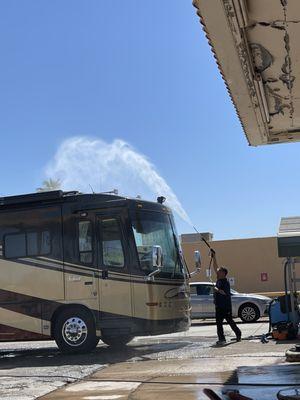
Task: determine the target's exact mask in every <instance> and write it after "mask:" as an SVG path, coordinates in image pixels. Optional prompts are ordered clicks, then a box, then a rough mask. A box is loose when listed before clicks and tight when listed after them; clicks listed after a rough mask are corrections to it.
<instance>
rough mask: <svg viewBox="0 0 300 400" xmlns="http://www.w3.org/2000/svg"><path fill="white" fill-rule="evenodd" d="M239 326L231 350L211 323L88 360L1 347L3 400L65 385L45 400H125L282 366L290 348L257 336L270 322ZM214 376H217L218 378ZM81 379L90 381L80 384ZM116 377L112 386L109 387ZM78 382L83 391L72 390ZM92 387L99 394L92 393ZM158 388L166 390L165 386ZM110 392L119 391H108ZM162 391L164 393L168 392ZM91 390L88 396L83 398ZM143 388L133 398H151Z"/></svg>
mask: <svg viewBox="0 0 300 400" xmlns="http://www.w3.org/2000/svg"><path fill="white" fill-rule="evenodd" d="M239 326H240V327H241V329H242V331H243V337H244V338H245V340H243V341H242V342H241V343H235V342H234V341H230V339H231V338H233V336H232V335H231V333H232V332H231V331H230V328H229V327H227V326H226V328H225V333H227V335H228V345H227V346H225V347H221V348H219V347H216V346H215V344H214V343H215V341H216V328H215V325H214V324H213V322H208V321H206V322H203V321H195V322H194V324H193V326H192V327H191V329H190V330H189V331H188V332H185V333H177V334H172V335H162V336H154V337H141V338H136V339H135V340H133V341H132V342H131V343H130V345H128V346H127V347H125V348H124V349H123V350H122V351H120V350H113V349H111V348H109V347H108V346H106V345H104V344H99V346H98V347H97V349H96V350H95V351H94V352H93V353H91V354H86V355H68V356H66V355H62V354H60V353H59V352H58V350H57V348H56V346H55V343H54V342H52V341H47V342H29V343H24V342H20V343H10V344H8V343H2V344H1V345H0V398H1V399H21V400H23V399H24V400H29V399H35V398H38V397H40V396H43V395H46V394H49V393H51V392H53V391H54V390H55V389H57V388H60V387H61V388H62V387H64V385H66V384H67V386H66V387H65V388H64V390H63V391H60V392H56V391H54V392H53V393H52V394H51V395H50V394H49V395H48V396H46V397H45V399H54V398H75V399H77V398H78V399H79V398H80V399H99V400H100V399H104V398H111V399H113V398H115V399H117V398H120V399H126V398H127V395H126V393H127V392H128V393H131V392H132V391H133V390H134V391H135V390H137V388H138V387H139V388H141V383H142V382H144V380H145V379H146V380H148V381H149V380H151V382H152V385H156V386H155V388H156V390H157V389H158V383H159V382H160V381H159V382H158V383H156V384H155V383H154V381H153V379H160V378H162V379H165V380H166V379H168V380H170V379H171V380H172V379H175V378H174V376H176V377H177V378H176V380H177V382H178V381H180V379H181V380H182V379H183V377H185V378H184V379H183V381H184V382H183V383H184V385H186V382H185V380H186V379H187V380H189V381H190V383H192V382H194V381H195V380H196V381H199V379H200V380H201V379H202V378H203V379H208V378H209V377H207V374H210V378H209V379H211V380H215V383H216V382H221V381H222V382H223V381H224V379H225V380H226V379H227V378H228V374H229V375H230V371H232V370H233V369H234V368H238V367H239V366H241V365H247V366H248V367H252V368H253V367H257V366H259V365H261V366H268V365H273V364H276V365H279V364H280V363H282V362H284V352H285V349H286V348H288V347H290V344H285V345H284V344H278V345H276V344H275V343H274V342H270V343H268V344H261V343H260V340H259V335H261V334H263V333H265V332H266V331H267V329H268V324H267V321H262V322H258V323H255V324H240V325H239ZM93 373H96V375H92V374H93ZM216 373H217V374H219V375H218V376H215V374H216ZM222 374H223V375H222ZM90 376H91V378H87V377H90ZM172 376H173V378H171V377H172ZM179 377H180V379H179ZM83 378H85V379H86V380H85V381H82V379H83ZM112 378H113V380H114V382H113V383H112V382H110V383H109V384H108V383H107V382H109V379H112ZM128 379H129V381H128ZM299 379H300V378H299ZM91 380H92V381H93V382H91ZM95 380H96V381H97V382H96V383H95ZM99 380H101V382H99ZM74 382H77V385H79V383H80V385H81V386H79V387H78V386H76V385H75V386H74V385H68V384H70V383H74ZM78 382H79V383H78ZM105 382H106V383H105ZM122 382H123V383H122ZM199 382H200V381H199ZM91 384H92V389H93V388H94V392H95V393H97V394H95V393H94V392H92V391H91ZM159 384H160V385H162V387H165V384H163V383H162V382H160V383H159ZM116 385H117V386H116ZM122 385H123V386H122ZM124 385H125V386H124ZM192 386H193V385H190V386H187V387H186V389H188V388H189V390H188V391H187V393H188V392H190V395H191V396H192V395H193V396H194V392H193V390H194V389H193V388H192ZM108 387H109V388H111V390H113V389H114V390H115V391H113V392H111V393H110V392H108ZM162 387H161V390H162V391H163V392H165V389H162ZM87 388H89V390H88V392H87V393H90V394H89V395H87V394H85V395H83V394H82V393H83V392H84V391H85V390H87ZM124 388H125V389H124ZM144 388H145V396H146V395H147V396H148V397H147V396H146V397H141V396H142V394H141V392H140V394H139V396H140V397H132V398H134V399H135V398H137V399H138V398H145V399H148V398H151V396H150V394H149V388H146V387H145V385H144ZM146 389H147V390H146ZM192 389H193V390H192ZM198 389H199V388H198ZM72 390H73V391H72ZM170 390H171V389H170ZM172 390H174V389H172ZM172 390H171V392H172ZM124 393H125V394H124ZM143 395H144V394H143ZM95 396H96V397H95ZM99 396H100V397H99ZM101 396H102V397H101ZM103 396H104V397H103ZM107 396H118V397H107ZM120 396H121V397H120ZM149 396H150V397H149ZM197 396H198V397H196V398H197V399H199V398H201V397H199V395H197ZM153 398H154V397H153ZM173 398H174V397H173ZM175 398H176V397H175ZM178 398H179V397H178ZM186 398H188V397H186ZM190 398H195V397H190Z"/></svg>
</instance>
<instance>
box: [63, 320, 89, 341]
mask: <svg viewBox="0 0 300 400" xmlns="http://www.w3.org/2000/svg"><path fill="white" fill-rule="evenodd" d="M87 334H88V329H87V326H86V324H85V322H84V321H83V320H82V319H81V318H78V317H72V318H69V319H67V320H66V322H65V323H64V325H63V327H62V336H63V338H64V340H65V342H67V343H68V345H70V346H80V345H81V344H82V343H83V342H84V341H85V340H86V338H87Z"/></svg>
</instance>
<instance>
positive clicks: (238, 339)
mask: <svg viewBox="0 0 300 400" xmlns="http://www.w3.org/2000/svg"><path fill="white" fill-rule="evenodd" d="M241 340H242V334H241V333H240V334H239V335H237V336H236V341H237V342H240V341H241Z"/></svg>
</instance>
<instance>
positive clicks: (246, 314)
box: [241, 307, 256, 321]
mask: <svg viewBox="0 0 300 400" xmlns="http://www.w3.org/2000/svg"><path fill="white" fill-rule="evenodd" d="M241 315H242V318H243V319H244V320H245V321H253V320H254V319H255V317H256V314H255V310H254V308H253V307H245V308H243V310H242V314H241Z"/></svg>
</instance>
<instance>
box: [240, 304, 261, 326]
mask: <svg viewBox="0 0 300 400" xmlns="http://www.w3.org/2000/svg"><path fill="white" fill-rule="evenodd" d="M239 317H240V318H241V320H242V321H243V322H248V323H249V322H255V321H257V320H258V319H259V317H260V312H259V309H258V307H257V306H256V305H255V304H252V303H247V304H243V305H242V306H241V307H240V309H239Z"/></svg>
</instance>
